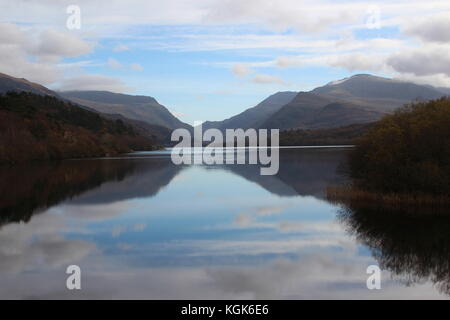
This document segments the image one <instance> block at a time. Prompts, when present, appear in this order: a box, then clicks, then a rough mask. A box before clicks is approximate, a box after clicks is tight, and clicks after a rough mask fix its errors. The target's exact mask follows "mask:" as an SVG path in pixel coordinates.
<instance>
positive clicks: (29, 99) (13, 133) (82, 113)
mask: <svg viewBox="0 0 450 320" xmlns="http://www.w3.org/2000/svg"><path fill="white" fill-rule="evenodd" d="M0 120H1V121H0V162H6V163H17V162H24V161H29V160H46V159H67V158H84V157H100V156H109V155H117V154H119V153H123V152H129V151H132V150H150V149H153V148H155V147H156V143H155V142H154V141H153V140H151V139H149V138H148V137H144V136H142V135H140V134H139V133H138V132H137V131H136V130H135V129H133V128H132V127H131V126H129V125H126V124H125V123H124V122H123V121H122V120H120V119H117V120H108V119H105V118H103V117H101V116H100V115H99V114H97V113H95V112H92V111H89V110H85V109H82V108H80V107H79V106H77V105H73V104H70V103H68V102H65V101H63V100H60V99H58V98H56V97H53V96H48V95H46V96H43V95H38V94H34V93H29V92H8V93H6V94H3V95H0Z"/></svg>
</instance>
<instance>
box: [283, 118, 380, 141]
mask: <svg viewBox="0 0 450 320" xmlns="http://www.w3.org/2000/svg"><path fill="white" fill-rule="evenodd" d="M373 125H374V124H373V123H367V124H352V125H349V126H345V127H338V128H326V129H315V130H311V129H291V130H285V131H281V132H280V146H326V145H352V144H354V143H355V140H356V139H358V138H360V137H361V136H363V135H364V134H365V133H366V132H367V130H369V129H370V128H371V127H372V126H373Z"/></svg>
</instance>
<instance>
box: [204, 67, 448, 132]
mask: <svg viewBox="0 0 450 320" xmlns="http://www.w3.org/2000/svg"><path fill="white" fill-rule="evenodd" d="M448 90H449V89H446V88H433V87H431V86H428V85H418V84H415V83H411V82H405V81H399V80H394V79H388V78H383V77H377V76H372V75H368V74H357V75H354V76H352V77H349V78H345V79H341V80H337V81H333V82H330V83H328V84H326V85H324V86H321V87H318V88H315V89H313V90H311V91H309V92H299V93H295V92H279V93H276V94H274V95H272V96H270V97H268V98H267V99H265V100H264V101H262V102H261V103H259V104H258V105H257V106H255V107H253V108H250V109H247V110H245V111H244V112H242V113H240V114H238V115H236V116H234V117H231V118H229V119H226V120H223V121H214V122H208V121H207V122H205V123H204V124H203V127H204V128H205V129H208V128H218V129H220V130H222V131H223V130H225V129H227V128H230V129H234V128H243V129H248V128H267V129H272V128H273V129H277V128H278V129H280V130H288V129H324V128H336V127H341V126H348V125H351V124H355V123H370V122H374V121H377V120H379V119H381V118H382V117H383V116H384V115H386V114H388V113H392V112H393V111H394V110H396V109H397V108H400V107H402V106H403V105H405V104H407V103H410V102H412V101H428V100H431V99H436V98H440V97H441V96H443V95H445V93H446V92H448Z"/></svg>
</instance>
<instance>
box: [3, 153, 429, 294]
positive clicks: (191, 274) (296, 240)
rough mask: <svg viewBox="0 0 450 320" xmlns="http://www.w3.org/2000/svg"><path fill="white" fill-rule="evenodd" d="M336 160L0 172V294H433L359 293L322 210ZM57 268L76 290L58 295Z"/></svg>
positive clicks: (354, 267)
mask: <svg viewBox="0 0 450 320" xmlns="http://www.w3.org/2000/svg"><path fill="white" fill-rule="evenodd" d="M345 152H346V151H345V150H327V149H316V150H285V151H283V152H281V154H280V156H281V158H280V171H279V173H278V174H277V175H276V176H261V175H260V174H259V173H260V172H259V167H258V166H251V165H244V166H242V165H239V166H238V165H225V166H218V165H215V166H204V165H192V166H174V165H173V164H172V163H171V161H170V158H169V155H168V154H167V153H164V152H155V153H151V154H140V155H138V156H133V157H128V158H122V159H109V160H90V161H66V162H63V163H59V164H52V165H50V164H46V165H43V164H41V165H36V166H35V167H28V168H17V170H14V171H11V170H10V171H7V170H4V171H0V175H1V177H2V179H1V181H2V185H1V188H2V190H1V191H2V192H3V196H2V200H1V205H0V210H1V219H2V226H0V297H3V298H55V297H57V298H150V299H152V298H158V299H179V298H184V299H198V298H203V299H204V298H212V299H213V298H217V299H227V298H230V299H231V298H235V299H236V298H238V299H239V298H241V299H252V298H271V299H272V298H277V299H279V298H286V299H289V298H398V297H415V296H416V297H422V298H424V297H437V292H436V291H435V290H434V289H433V288H432V287H431V285H430V284H429V283H424V284H421V285H419V286H418V287H416V288H415V289H414V290H411V289H409V288H406V287H405V286H403V285H399V284H398V283H397V282H395V281H392V280H390V278H389V274H387V275H385V277H383V279H384V280H383V290H382V291H380V292H372V291H369V290H367V288H366V285H365V283H366V277H367V275H366V267H367V265H369V264H373V263H376V261H375V260H374V258H373V257H372V256H371V254H370V252H369V250H368V248H371V247H370V246H369V247H367V246H366V245H361V244H360V243H359V242H358V241H355V239H354V238H353V237H351V236H349V234H348V233H347V232H346V230H345V229H344V228H342V225H341V224H340V223H339V221H337V220H336V211H337V209H338V207H337V206H335V205H334V204H331V203H329V202H327V201H326V200H325V199H324V192H325V188H326V186H327V185H329V184H335V183H338V182H339V181H340V179H342V178H341V177H340V175H339V174H338V173H337V169H338V168H339V164H340V161H341V160H342V159H343V158H344V157H345ZM17 182H21V184H20V185H19V186H18V185H17ZM37 213H39V214H37ZM33 214H35V215H33ZM19 222H20V223H19ZM375 257H376V258H377V256H376V255H375ZM377 259H378V258H377ZM69 264H77V265H79V266H80V267H81V269H82V274H83V280H82V290H81V291H77V292H73V291H68V290H66V289H65V277H66V274H65V268H66V267H67V265H69Z"/></svg>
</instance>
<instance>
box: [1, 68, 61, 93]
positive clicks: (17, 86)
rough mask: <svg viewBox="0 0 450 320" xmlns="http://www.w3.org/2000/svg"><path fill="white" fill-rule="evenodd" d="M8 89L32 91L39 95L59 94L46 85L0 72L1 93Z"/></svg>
mask: <svg viewBox="0 0 450 320" xmlns="http://www.w3.org/2000/svg"><path fill="white" fill-rule="evenodd" d="M8 91H16V92H22V91H25V92H30V93H34V94H38V95H49V96H54V97H56V96H58V94H57V93H56V92H54V91H52V90H50V89H47V88H46V87H44V86H42V85H40V84H37V83H34V82H30V81H28V80H26V79H23V78H15V77H11V76H9V75H7V74H4V73H0V94H2V93H6V92H8Z"/></svg>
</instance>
